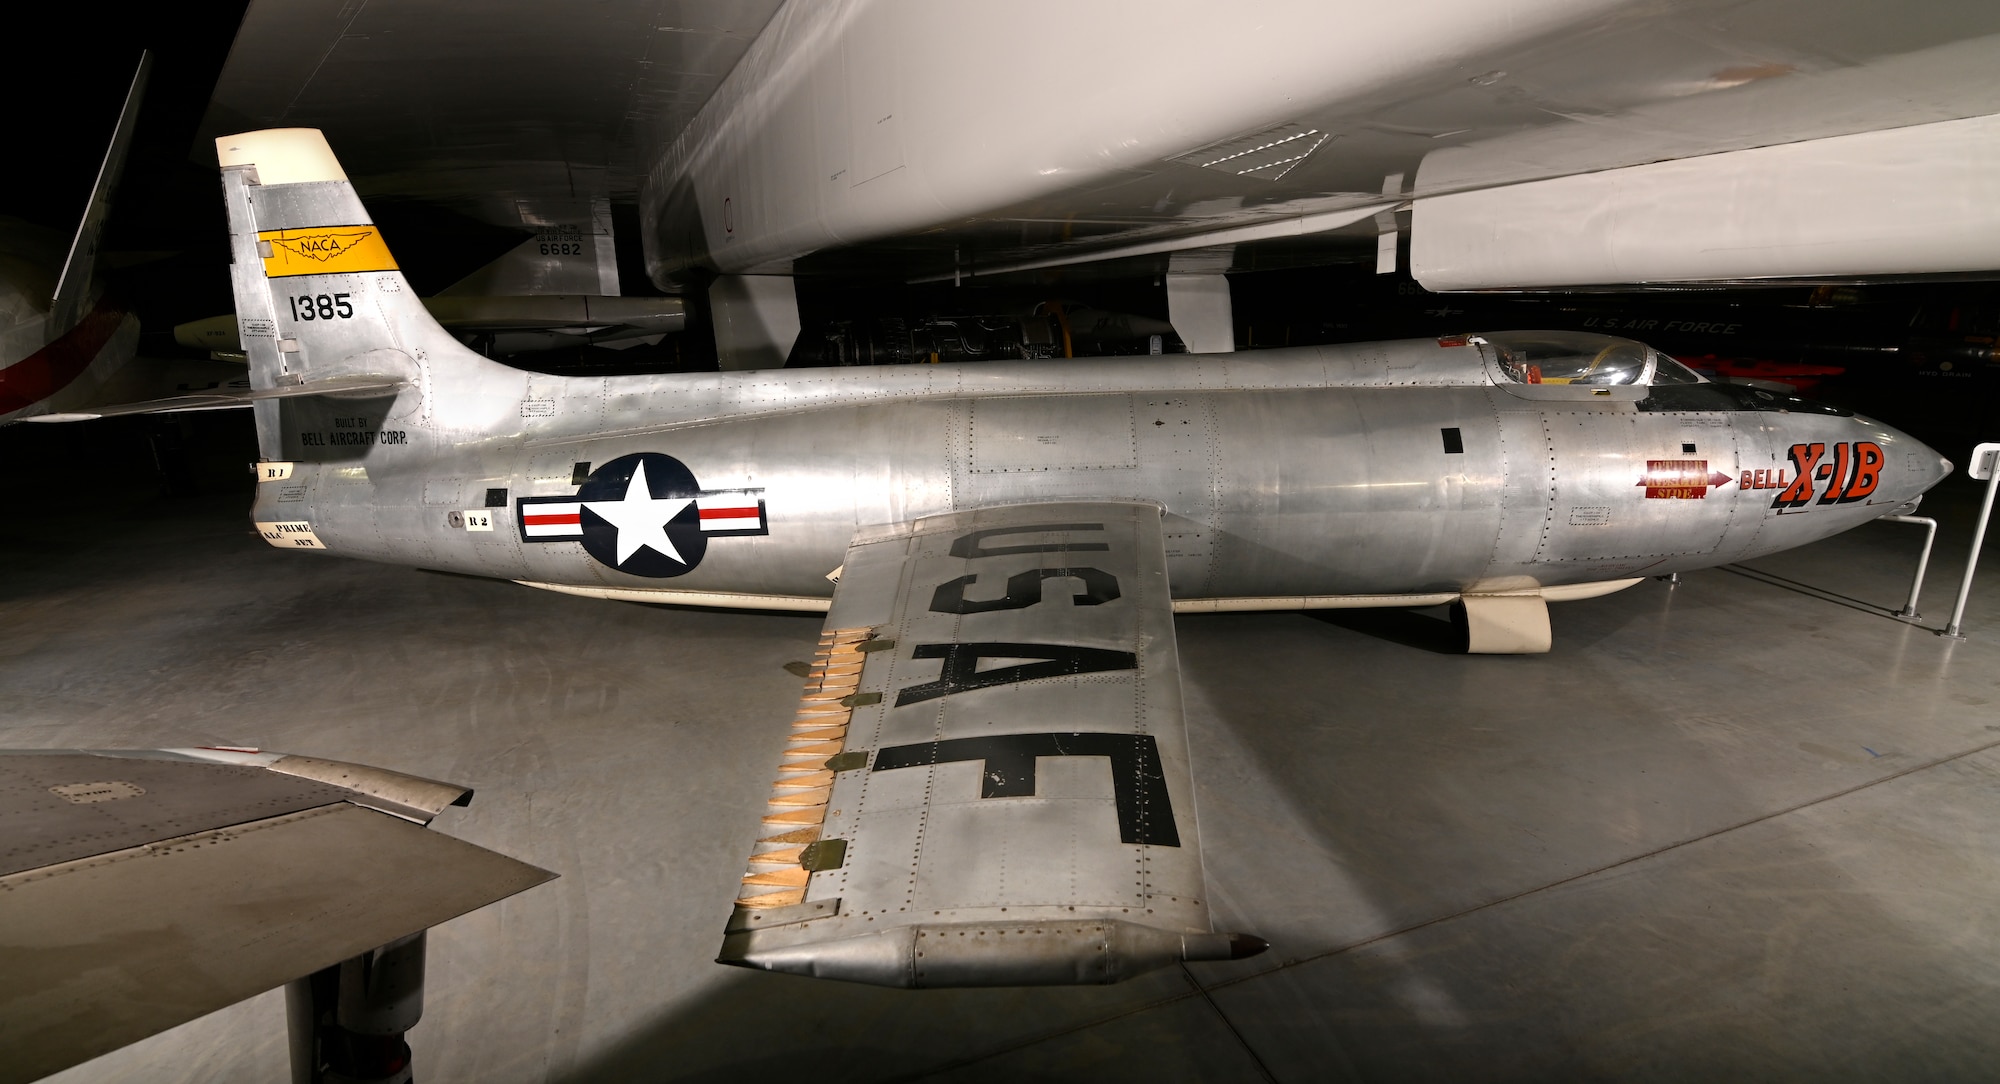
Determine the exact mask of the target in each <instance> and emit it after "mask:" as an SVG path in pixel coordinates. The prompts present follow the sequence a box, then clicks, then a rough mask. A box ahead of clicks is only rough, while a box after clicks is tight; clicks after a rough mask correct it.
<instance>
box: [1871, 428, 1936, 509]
mask: <svg viewBox="0 0 2000 1084" xmlns="http://www.w3.org/2000/svg"><path fill="white" fill-rule="evenodd" d="M1870 424H1872V425H1873V426H1874V427H1875V429H1876V431H1877V432H1878V433H1879V434H1880V435H1879V436H1878V437H1877V439H1878V440H1879V441H1880V442H1881V446H1882V447H1883V448H1884V449H1885V450H1888V451H1889V455H1888V457H1887V458H1888V462H1885V463H1884V464H1883V465H1882V466H1883V475H1884V477H1883V481H1884V482H1885V483H1886V482H1889V481H1890V479H1892V478H1893V479H1895V481H1894V487H1895V489H1896V490H1898V491H1899V492H1897V493H1895V496H1897V497H1899V498H1906V499H1908V500H1912V501H1914V500H1916V499H1917V498H1918V497H1921V496H1923V495H1924V494H1925V493H1927V492H1929V491H1930V489H1931V487H1933V486H1935V485H1937V484H1938V483H1939V482H1942V481H1944V480H1945V477H1946V476H1947V475H1949V474H1950V473H1951V471H1952V465H1951V460H1949V459H1946V458H1945V457H1944V456H1941V455H1939V454H1938V453H1937V449H1935V448H1932V447H1931V446H1930V445H1928V444H1925V443H1924V442H1923V441H1921V440H1918V439H1917V438H1915V437H1913V436H1910V435H1909V434H1907V433H1904V432H1901V431H1900V430H1897V429H1894V428H1891V427H1890V426H1886V425H1883V424H1881V423H1880V422H1871V423H1870ZM1885 488H1886V487H1885Z"/></svg>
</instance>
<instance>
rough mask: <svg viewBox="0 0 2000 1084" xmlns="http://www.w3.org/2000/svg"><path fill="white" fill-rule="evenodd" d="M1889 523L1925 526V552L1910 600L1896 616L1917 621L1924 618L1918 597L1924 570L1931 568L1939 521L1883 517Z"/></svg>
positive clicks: (1911, 588) (1921, 591) (1922, 518)
mask: <svg viewBox="0 0 2000 1084" xmlns="http://www.w3.org/2000/svg"><path fill="white" fill-rule="evenodd" d="M1879 518H1881V519H1882V520H1883V521H1884V522H1887V523H1921V524H1923V526H1924V552H1923V553H1921V554H1919V555H1918V557H1917V574H1916V576H1915V577H1914V578H1913V579H1911V580H1910V600H1909V601H1908V602H1905V603H1903V608H1902V610H1900V611H1898V612H1897V614H1896V616H1897V617H1900V618H1902V619H1903V620H1905V621H1915V620H1916V619H1917V618H1918V617H1920V616H1922V615H1920V614H1918V613H1917V596H1918V595H1920V594H1922V593H1923V590H1924V570H1926V569H1928V568H1930V567H1931V543H1933V542H1936V541H1937V520H1934V519H1932V518H1931V517H1929V516H1882V517H1879Z"/></svg>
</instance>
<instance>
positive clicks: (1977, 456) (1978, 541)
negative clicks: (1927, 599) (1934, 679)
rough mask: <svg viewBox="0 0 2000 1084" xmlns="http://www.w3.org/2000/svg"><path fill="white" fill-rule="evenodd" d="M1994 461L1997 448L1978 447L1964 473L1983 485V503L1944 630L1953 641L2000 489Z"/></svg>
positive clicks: (1958, 637)
mask: <svg viewBox="0 0 2000 1084" xmlns="http://www.w3.org/2000/svg"><path fill="white" fill-rule="evenodd" d="M1996 458H2000V444H1981V445H1980V446H1979V447H1977V448H1974V449H1973V450H1972V466H1971V467H1970V468H1969V469H1968V470H1967V473H1968V474H1970V475H1972V476H1973V477H1974V478H1979V479H1984V480H1985V482H1986V499H1985V500H1983V501H1981V502H1979V523H1978V525H1977V526H1975V527H1973V529H1972V552H1971V553H1969V554H1967V555H1966V558H1965V578H1964V579H1962V580H1960V581H1959V582H1958V601H1957V602H1955V603H1953V604H1952V607H1951V624H1949V625H1946V626H1945V627H1944V633H1943V634H1944V635H1946V636H1949V637H1951V638H1952V639H1954V640H1963V639H1965V637H1963V636H1961V635H1959V632H1958V626H1959V622H1961V621H1963V620H1964V619H1965V600H1966V597H1967V596H1969V595H1971V594H1972V574H1973V572H1974V571H1976V570H1977V569H1978V568H1979V548H1980V546H1981V545H1983V544H1984V543H1985V541H1986V521H1987V519H1988V518H1989V517H1991V516H1992V515H1993V492H1994V490H1995V489H1996V488H2000V470H1995V469H1994V466H1995V461H1996Z"/></svg>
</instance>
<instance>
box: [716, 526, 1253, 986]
mask: <svg viewBox="0 0 2000 1084" xmlns="http://www.w3.org/2000/svg"><path fill="white" fill-rule="evenodd" d="M1207 896H1208V894H1207V890H1206V887H1205V885H1204V883H1203V878H1202V863H1201V846H1200V835H1199V832H1198V831H1197V828H1196V824H1195V809H1194V791H1193V785H1192V781H1191V778H1190V774H1189V767H1188V753H1187V740H1186V735H1185V731H1184V726H1183V722H1182V715H1181V690H1180V667H1179V662H1178V658H1177V656H1176V654H1175V647H1174V633H1173V616H1172V610H1171V603H1170V599H1169V597H1168V591H1167V575H1166V554H1165V547H1164V543H1163V536H1162V533H1161V521H1160V509H1159V508H1158V507H1157V506H1155V505H1151V504H1144V503H1125V502H1044V503H1035V504H1019V505H1008V506H1003V507H996V508H987V509H978V510H973V511H968V512H958V513H952V514H949V515H941V516H933V517H930V518H926V519H921V520H917V521H916V522H914V523H909V524H903V525H898V526H895V527H891V528H886V529H883V530H880V531H863V532H862V534H861V535H860V536H858V537H857V538H856V539H855V540H854V542H853V543H852V544H851V545H850V546H849V548H848V551H847V558H846V562H845V564H843V565H842V571H841V576H840V583H839V586H838V588H837V589H836V590H835V592H834V597H833V604H832V609H831V610H830V611H829V613H828V615H827V621H826V627H825V631H824V632H823V633H822V635H821V637H820V644H819V652H818V654H817V655H816V656H815V657H814V660H813V664H812V669H811V672H810V674H809V676H808V678H807V681H806V687H805V691H804V693H803V695H802V697H801V700H800V705H799V710H798V715H797V718H796V719H795V720H794V722H793V724H792V737H791V739H790V741H789V743H788V746H787V748H786V750H785V752H784V754H783V756H782V759H781V762H780V767H779V774H778V779H777V781H776V782H775V783H774V784H773V787H772V794H771V799H770V805H769V807H768V809H767V811H766V812H765V814H764V817H763V825H762V828H761V831H760V833H759V840H758V842H757V843H756V845H755V847H754V849H753V851H752V854H751V857H750V866H749V871H748V873H746V874H745V876H744V878H743V887H742V893H741V896H740V898H739V899H738V900H737V904H736V909H735V913H734V915H733V916H732V917H731V919H730V922H729V926H728V930H727V933H726V934H725V936H724V939H723V946H722V953H721V956H720V957H719V959H720V961H721V962H723V963H729V964H738V965H741V966H745V967H754V968H763V969H766V970H771V971H784V972H790V973H793V974H801V975H812V976H817V977H821V978H832V979H844V980H848V981H853V982H864V983H872V984H877V985H883V986H902V987H937V986H1015V985H1043V984H1051V985H1053V984H1080V983H1108V982H1116V981H1119V980H1121V979H1124V978H1128V977H1130V976H1132V975H1135V974H1138V973H1140V972H1143V971H1147V970H1150V969H1152V968H1155V967H1161V966H1164V965H1167V964H1171V963H1174V962H1177V961H1180V960H1214V959H1234V958H1239V957H1242V956H1248V955H1252V954H1254V953H1256V952H1260V951H1262V950H1263V948H1264V947H1265V946H1264V942H1262V941H1261V940H1258V939H1257V938H1254V937H1250V936H1247V935H1242V934H1222V933H1214V932H1211V930H1210V926H1209V914H1208V906H1207V903H1206V900H1207Z"/></svg>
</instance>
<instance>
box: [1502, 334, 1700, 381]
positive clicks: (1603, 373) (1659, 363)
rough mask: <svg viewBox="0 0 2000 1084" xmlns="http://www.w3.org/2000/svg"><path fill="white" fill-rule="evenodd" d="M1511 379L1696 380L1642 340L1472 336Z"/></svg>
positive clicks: (1507, 335) (1611, 336)
mask: <svg viewBox="0 0 2000 1084" xmlns="http://www.w3.org/2000/svg"><path fill="white" fill-rule="evenodd" d="M1471 341H1473V342H1477V343H1481V344H1483V345H1484V346H1485V348H1486V349H1487V350H1488V351H1490V355H1491V356H1492V357H1493V359H1494V360H1495V361H1496V362H1497V363H1498V368H1499V371H1500V375H1501V376H1502V377H1504V378H1505V379H1507V380H1510V381H1513V382H1514V383H1516V384H1586V385H1594V386H1606V385H1619V384H1625V385H1659V384H1699V383H1702V379H1701V377H1699V376H1696V375H1695V374H1694V373H1692V372H1690V371H1689V370H1688V368H1687V367H1686V366H1684V365H1682V364H1681V363H1680V362H1678V361H1675V360H1674V359H1672V358H1670V357H1668V356H1666V355H1665V354H1662V353H1660V352H1659V351H1657V350H1654V349H1653V348H1652V347H1650V346H1647V345H1646V344H1645V343H1642V342H1634V341H1633V340H1631V339H1621V338H1618V337H1617V336H1614V335H1596V334H1592V333H1591V332H1588V331H1505V332H1494V333H1492V334H1486V335H1475V336H1472V337H1471Z"/></svg>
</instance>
